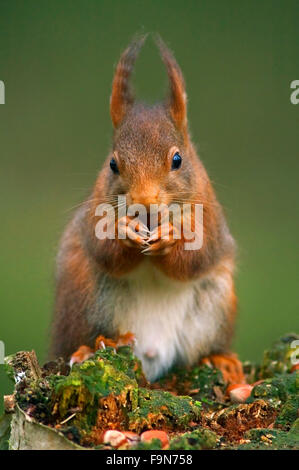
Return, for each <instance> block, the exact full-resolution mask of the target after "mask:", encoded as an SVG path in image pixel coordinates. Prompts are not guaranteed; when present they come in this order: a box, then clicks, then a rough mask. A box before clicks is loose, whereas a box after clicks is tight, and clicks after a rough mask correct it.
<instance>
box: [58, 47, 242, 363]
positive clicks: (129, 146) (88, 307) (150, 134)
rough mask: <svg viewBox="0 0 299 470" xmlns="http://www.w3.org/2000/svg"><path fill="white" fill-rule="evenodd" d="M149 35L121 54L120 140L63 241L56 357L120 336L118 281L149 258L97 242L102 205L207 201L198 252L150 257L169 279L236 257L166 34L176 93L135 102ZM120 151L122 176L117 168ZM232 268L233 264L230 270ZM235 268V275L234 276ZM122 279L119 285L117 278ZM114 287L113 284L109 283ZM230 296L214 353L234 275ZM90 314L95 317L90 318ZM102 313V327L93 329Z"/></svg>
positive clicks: (230, 316)
mask: <svg viewBox="0 0 299 470" xmlns="http://www.w3.org/2000/svg"><path fill="white" fill-rule="evenodd" d="M143 41H144V38H140V39H139V40H135V41H134V42H133V43H132V44H131V45H130V46H129V47H128V48H127V49H126V50H125V52H124V53H123V54H122V56H121V58H120V61H119V63H118V65H117V67H116V72H115V76H114V80H113V85H112V95H111V101H110V112H111V118H112V122H113V125H114V136H113V146H112V150H111V152H110V153H109V155H108V157H107V160H106V162H105V164H104V166H103V168H102V170H101V172H100V173H99V175H98V178H97V180H96V183H95V187H94V189H93V192H92V194H91V196H90V198H89V200H88V201H86V203H85V204H83V205H82V207H81V208H80V209H79V210H78V211H77V213H76V214H75V217H74V219H73V221H72V222H71V223H70V225H69V227H68V228H67V230H66V232H65V235H64V237H63V239H62V243H61V247H60V252H59V256H58V269H57V295H56V309H55V319H54V326H53V342H52V353H53V355H55V356H57V355H63V356H64V357H69V356H70V354H71V353H72V352H73V351H74V350H75V349H76V348H77V347H79V346H80V345H81V344H86V345H92V344H93V341H94V339H95V338H96V336H97V335H98V334H103V335H106V336H113V335H114V336H115V335H116V334H117V332H116V331H115V329H114V327H113V319H112V318H110V314H107V311H108V310H107V309H108V306H107V305H108V304H109V303H111V301H113V299H114V297H113V296H114V293H115V292H118V285H121V283H123V282H124V281H123V280H124V279H125V277H126V276H127V275H128V274H129V273H130V272H133V271H134V270H135V269H136V268H137V267H138V266H140V265H141V264H142V263H143V262H144V259H145V256H144V255H143V254H142V253H141V250H140V249H139V247H138V246H136V247H131V248H130V247H127V246H125V244H124V243H121V241H119V240H117V239H116V240H108V239H106V240H98V239H97V238H96V236H95V225H96V223H97V220H98V219H97V218H96V217H95V215H94V214H95V209H96V207H97V205H98V204H100V203H101V202H110V203H111V202H112V201H113V200H114V198H116V195H118V194H125V195H126V196H127V200H128V204H130V203H131V202H139V203H143V204H145V205H147V206H149V204H151V203H161V202H163V203H166V204H170V203H171V202H177V201H178V202H180V203H183V202H188V201H189V202H190V203H193V204H195V203H202V204H203V206H204V244H203V247H202V249H200V250H198V251H186V250H184V247H183V244H184V242H185V240H184V239H183V240H177V241H176V243H174V244H173V246H172V247H171V248H170V249H169V251H168V252H167V253H166V254H161V255H160V256H152V257H149V258H150V262H151V263H153V264H154V266H156V267H157V268H158V270H160V271H162V272H163V273H164V274H165V275H166V276H167V277H169V278H172V279H175V280H178V281H181V282H189V281H191V280H196V279H201V278H203V277H204V276H206V275H207V274H208V273H211V272H213V270H215V272H217V269H223V268H219V266H223V265H224V264H225V260H229V261H230V263H231V265H232V264H233V258H234V242H233V239H232V237H231V235H230V233H229V231H228V228H227V225H226V222H225V219H224V216H223V213H222V210H221V207H220V205H219V203H218V202H217V199H216V196H215V193H214V190H213V188H212V186H211V183H210V180H209V178H208V175H207V173H206V171H205V169H204V167H203V165H202V163H201V162H200V160H199V159H198V157H197V155H196V152H195V149H194V147H193V144H192V142H191V139H190V136H189V132H188V125H187V100H186V92H185V84H184V80H183V76H182V73H181V70H180V68H179V66H178V65H177V63H176V61H175V59H174V57H173V55H172V54H171V52H170V51H169V50H168V49H167V47H166V46H165V45H164V43H163V42H162V41H161V40H160V39H159V40H158V45H159V48H160V51H161V55H162V58H163V60H164V63H165V64H166V68H167V72H168V77H169V82H170V96H169V99H168V100H166V101H165V102H163V103H160V104H157V105H154V106H147V105H145V104H142V103H135V102H134V98H133V94H132V91H131V89H130V86H129V77H130V75H131V72H132V68H133V65H134V62H135V59H136V57H137V54H138V51H139V49H140V47H141V46H142V44H143ZM172 147H175V148H178V149H179V152H180V155H181V156H182V162H183V163H182V167H181V168H180V169H179V170H178V171H170V168H171V159H172V155H171V154H170V153H169V152H170V148H172ZM112 157H114V158H115V160H116V162H117V164H118V168H119V172H120V175H115V174H113V173H112V171H111V169H110V167H109V162H110V159H111V158H112ZM231 272H232V270H231ZM231 272H230V276H231ZM118 283H119V284H118ZM107 286H108V287H107ZM231 286H232V287H231V294H230V295H229V296H228V298H227V304H226V305H225V308H224V310H225V312H226V315H227V323H226V324H225V325H223V335H224V336H225V338H227V339H225V340H223V341H222V343H223V344H225V347H223V346H221V347H219V348H218V349H219V351H218V349H217V345H216V346H215V345H211V351H212V349H213V352H215V351H216V352H220V353H221V351H222V350H227V348H228V344H229V342H230V338H231V335H232V330H233V324H234V319H235V310H236V298H235V294H234V288H233V280H232V278H231ZM91 318H92V319H93V320H92V321H91ZM94 318H96V319H97V320H96V324H97V328H94V326H92V325H94V323H95V322H94Z"/></svg>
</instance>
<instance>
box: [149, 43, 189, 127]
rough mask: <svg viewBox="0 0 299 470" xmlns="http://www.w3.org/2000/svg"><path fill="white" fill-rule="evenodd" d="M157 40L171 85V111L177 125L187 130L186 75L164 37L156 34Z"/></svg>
mask: <svg viewBox="0 0 299 470" xmlns="http://www.w3.org/2000/svg"><path fill="white" fill-rule="evenodd" d="M155 40H156V44H157V45H158V47H159V50H160V53H161V57H162V59H163V62H164V64H165V65H166V68H167V73H168V79H169V85H170V100H169V109H170V113H171V116H172V119H173V120H174V122H175V124H176V126H177V127H178V128H179V129H181V130H182V131H183V132H185V131H186V129H187V95H186V91H185V81H184V77H183V74H182V71H181V69H180V67H179V66H178V64H177V62H176V60H175V58H174V55H173V54H172V52H171V51H170V50H169V49H168V47H167V46H166V44H165V43H164V41H163V40H162V38H161V37H160V36H159V35H156V37H155Z"/></svg>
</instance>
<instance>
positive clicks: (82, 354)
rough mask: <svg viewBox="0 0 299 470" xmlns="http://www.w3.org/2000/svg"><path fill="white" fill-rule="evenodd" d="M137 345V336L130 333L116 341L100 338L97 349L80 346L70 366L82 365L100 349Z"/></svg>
mask: <svg viewBox="0 0 299 470" xmlns="http://www.w3.org/2000/svg"><path fill="white" fill-rule="evenodd" d="M134 344H135V336H134V335H133V333H131V332H130V331H128V332H127V333H125V334H124V335H119V336H118V337H117V339H116V340H113V339H111V338H106V337H105V336H102V335H100V336H98V337H97V338H96V340H95V347H94V349H92V348H90V347H89V346H84V345H83V346H80V347H79V348H78V349H77V351H75V352H74V353H73V354H72V355H71V359H70V366H71V367H72V366H73V364H81V362H84V361H86V360H87V359H89V358H90V357H91V356H93V355H94V353H95V351H97V350H98V349H105V348H106V346H107V347H109V346H110V347H111V348H114V349H118V348H120V347H121V346H131V345H134Z"/></svg>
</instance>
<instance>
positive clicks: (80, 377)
mask: <svg viewBox="0 0 299 470" xmlns="http://www.w3.org/2000/svg"><path fill="white" fill-rule="evenodd" d="M114 355H115V356H116V354H114ZM115 366H116V367H115ZM121 366H123V361H122V358H120V359H119V360H118V361H114V365H113V364H112V361H110V360H108V359H107V360H105V359H104V358H102V357H100V356H99V355H97V356H95V357H94V358H92V359H90V360H88V361H85V362H84V363H82V364H80V365H76V366H74V368H73V370H72V371H71V373H70V374H69V376H67V377H61V376H53V377H51V379H50V380H51V383H52V386H53V389H54V393H53V408H54V411H55V412H56V413H58V414H59V416H60V417H61V418H62V419H63V418H65V417H66V416H67V415H69V414H70V413H71V411H72V410H73V409H77V410H79V413H78V414H77V415H76V417H75V422H78V421H80V425H83V423H84V424H85V426H87V427H90V426H93V425H95V423H96V419H97V415H98V410H99V408H100V407H101V399H103V398H104V397H108V396H113V397H114V399H115V404H116V406H117V407H118V408H119V409H120V411H124V412H125V410H126V409H127V408H128V409H134V408H135V407H136V406H137V402H138V398H137V397H138V385H137V382H136V380H135V379H134V378H130V377H129V376H128V375H126V374H125V373H124V372H123V371H122V370H120V368H121ZM117 367H119V368H117Z"/></svg>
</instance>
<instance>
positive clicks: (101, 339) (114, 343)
mask: <svg viewBox="0 0 299 470" xmlns="http://www.w3.org/2000/svg"><path fill="white" fill-rule="evenodd" d="M134 343H135V336H134V335H133V333H131V332H130V331H128V332H127V333H125V334H124V335H119V336H118V337H117V339H116V340H114V339H111V338H106V337H105V336H102V335H100V336H98V337H97V339H96V341H95V350H96V351H97V350H98V349H105V347H106V346H108V347H109V346H110V347H111V348H114V349H118V348H119V347H120V346H131V345H134Z"/></svg>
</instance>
